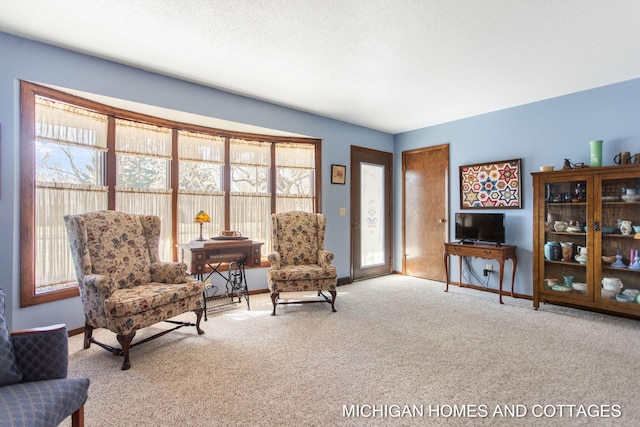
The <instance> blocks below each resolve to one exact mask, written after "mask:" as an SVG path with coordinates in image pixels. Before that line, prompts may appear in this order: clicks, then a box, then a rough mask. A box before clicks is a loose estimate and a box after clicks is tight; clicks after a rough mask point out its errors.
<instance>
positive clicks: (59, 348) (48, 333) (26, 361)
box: [11, 325, 69, 382]
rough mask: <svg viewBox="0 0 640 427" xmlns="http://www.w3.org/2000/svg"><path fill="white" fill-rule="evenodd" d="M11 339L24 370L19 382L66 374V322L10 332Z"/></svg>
mask: <svg viewBox="0 0 640 427" xmlns="http://www.w3.org/2000/svg"><path fill="white" fill-rule="evenodd" d="M11 341H12V342H13V352H14V354H15V356H16V361H17V362H18V368H19V369H20V371H22V373H23V377H22V382H31V381H43V380H55V379H60V378H66V377H67V369H68V365H69V340H68V336H67V327H66V326H65V325H51V326H46V327H42V328H33V329H22V330H17V331H12V332H11Z"/></svg>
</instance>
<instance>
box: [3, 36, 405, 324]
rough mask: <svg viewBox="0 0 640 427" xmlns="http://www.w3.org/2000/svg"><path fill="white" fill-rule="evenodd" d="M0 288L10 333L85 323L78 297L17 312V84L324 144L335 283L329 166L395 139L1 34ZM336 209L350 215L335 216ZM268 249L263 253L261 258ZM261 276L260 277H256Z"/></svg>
mask: <svg viewBox="0 0 640 427" xmlns="http://www.w3.org/2000/svg"><path fill="white" fill-rule="evenodd" d="M0 53H1V55H2V61H1V62H0V124H1V126H2V130H1V132H2V133H1V135H0V136H1V141H2V142H1V148H0V149H1V150H2V151H1V152H0V161H1V164H0V171H1V176H0V186H1V187H0V241H1V242H3V243H4V244H2V245H0V274H1V276H2V281H0V287H3V288H5V290H6V292H7V295H8V305H9V306H8V307H7V308H8V310H7V318H8V320H9V323H10V325H11V326H12V327H13V328H26V327H31V326H42V325H45V324H52V323H66V324H67V325H68V327H69V328H78V327H80V326H82V325H83V324H84V318H83V315H82V309H81V305H80V300H79V298H74V299H71V300H65V301H57V302H54V303H50V304H43V305H40V306H36V307H28V308H24V309H21V308H20V307H19V305H20V303H19V268H20V264H19V257H18V253H19V247H20V246H19V239H20V232H19V216H18V215H19V208H20V204H19V201H20V182H19V170H20V169H19V164H20V159H19V141H20V127H19V123H20V115H19V105H20V103H19V98H20V91H19V80H27V81H31V82H35V83H40V84H50V85H56V86H61V87H66V88H70V89H75V90H81V91H85V92H90V93H95V94H99V95H104V96H109V97H113V98H120V99H124V100H128V101H135V102H140V103H144V104H149V105H154V106H159V107H164V108H170V109H174V110H179V111H185V112H189V113H194V114H199V115H202V116H208V117H214V118H218V119H224V120H229V121H234V122H239V123H245V124H249V125H254V126H261V127H265V128H270V129H276V130H282V131H287V132H292V133H297V134H302V135H309V136H313V137H316V138H320V139H322V141H323V142H322V200H321V202H322V211H323V212H324V213H325V214H326V215H327V236H326V247H327V249H329V250H331V251H333V252H334V253H335V255H336V257H335V261H334V263H335V264H336V267H337V268H338V276H339V277H348V276H349V274H350V266H349V259H350V246H349V245H350V243H349V240H348V239H347V238H345V236H348V235H349V233H350V224H349V215H350V212H349V203H350V198H349V182H348V179H349V177H348V175H347V185H332V184H331V180H330V168H331V164H332V163H337V164H348V159H349V157H350V146H351V145H358V146H362V147H367V148H372V149H376V150H381V151H388V152H391V151H393V136H392V135H389V134H386V133H383V132H378V131H374V130H371V129H367V128H364V127H360V126H355V125H351V124H348V123H344V122H340V121H336V120H331V119H327V118H324V117H320V116H316V115H313V114H308V113H304V112H300V111H296V110H293V109H289V108H284V107H280V106H276V105H273V104H269V103H266V102H261V101H257V100H253V99H249V98H246V97H242V96H237V95H233V94H229V93H226V92H222V91H219V90H215V89H210V88H206V87H203V86H200V85H197V84H192V83H188V82H185V81H181V80H177V79H173V78H169V77H165V76H161V75H158V74H153V73H150V72H146V71H143V70H140V69H136V68H132V67H128V66H124V65H120V64H116V63H113V62H109V61H104V60H100V59H96V58H94V57H90V56H86V55H82V54H79V53H75V52H71V51H68V50H65V49H60V48H56V47H53V46H49V45H46V44H42V43H37V42H33V41H30V40H26V39H23V38H20V37H15V36H12V35H9V34H6V33H0ZM340 207H345V208H347V215H346V216H340V215H339V209H340ZM267 250H270V248H265V250H264V251H263V252H266V251H267ZM260 272H262V273H260ZM248 276H249V277H248V279H249V285H250V289H261V288H262V289H263V288H266V287H267V284H266V273H265V271H264V270H257V271H253V270H252V271H251V274H250V275H248Z"/></svg>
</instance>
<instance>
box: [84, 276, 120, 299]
mask: <svg viewBox="0 0 640 427" xmlns="http://www.w3.org/2000/svg"><path fill="white" fill-rule="evenodd" d="M82 286H85V287H89V288H94V289H95V291H96V292H98V293H100V294H105V296H106V297H108V296H109V295H111V294H112V293H113V291H115V290H116V289H117V286H116V283H115V282H114V281H113V280H111V278H109V277H107V276H105V275H102V274H87V275H86V276H84V277H83V278H82Z"/></svg>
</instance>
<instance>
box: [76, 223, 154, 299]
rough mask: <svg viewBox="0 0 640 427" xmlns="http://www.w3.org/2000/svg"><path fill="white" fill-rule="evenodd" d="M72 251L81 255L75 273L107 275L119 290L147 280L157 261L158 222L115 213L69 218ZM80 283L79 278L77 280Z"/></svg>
mask: <svg viewBox="0 0 640 427" xmlns="http://www.w3.org/2000/svg"><path fill="white" fill-rule="evenodd" d="M73 221H74V222H75V223H74V224H73V226H72V227H71V229H70V231H69V236H70V238H71V239H72V248H73V249H74V250H77V251H80V252H82V255H83V256H81V257H75V259H76V261H77V262H80V263H81V265H80V266H79V267H80V268H79V269H78V268H76V272H82V273H84V275H88V274H101V275H105V276H110V277H111V278H112V280H113V281H114V282H115V284H116V286H117V287H118V288H119V289H125V288H132V287H134V286H139V285H142V284H145V283H148V282H150V281H151V263H152V261H157V258H158V243H159V235H160V219H159V218H158V217H155V216H141V215H134V214H127V213H123V212H117V211H98V212H90V213H87V214H83V215H76V216H73ZM78 281H82V277H78Z"/></svg>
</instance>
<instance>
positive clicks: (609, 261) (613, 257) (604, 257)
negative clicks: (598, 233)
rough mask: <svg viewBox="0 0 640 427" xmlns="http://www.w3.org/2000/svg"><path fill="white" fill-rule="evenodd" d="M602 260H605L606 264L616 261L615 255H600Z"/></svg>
mask: <svg viewBox="0 0 640 427" xmlns="http://www.w3.org/2000/svg"><path fill="white" fill-rule="evenodd" d="M602 262H605V263H607V264H613V263H614V262H616V257H615V256H611V255H610V256H605V255H603V256H602Z"/></svg>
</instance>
